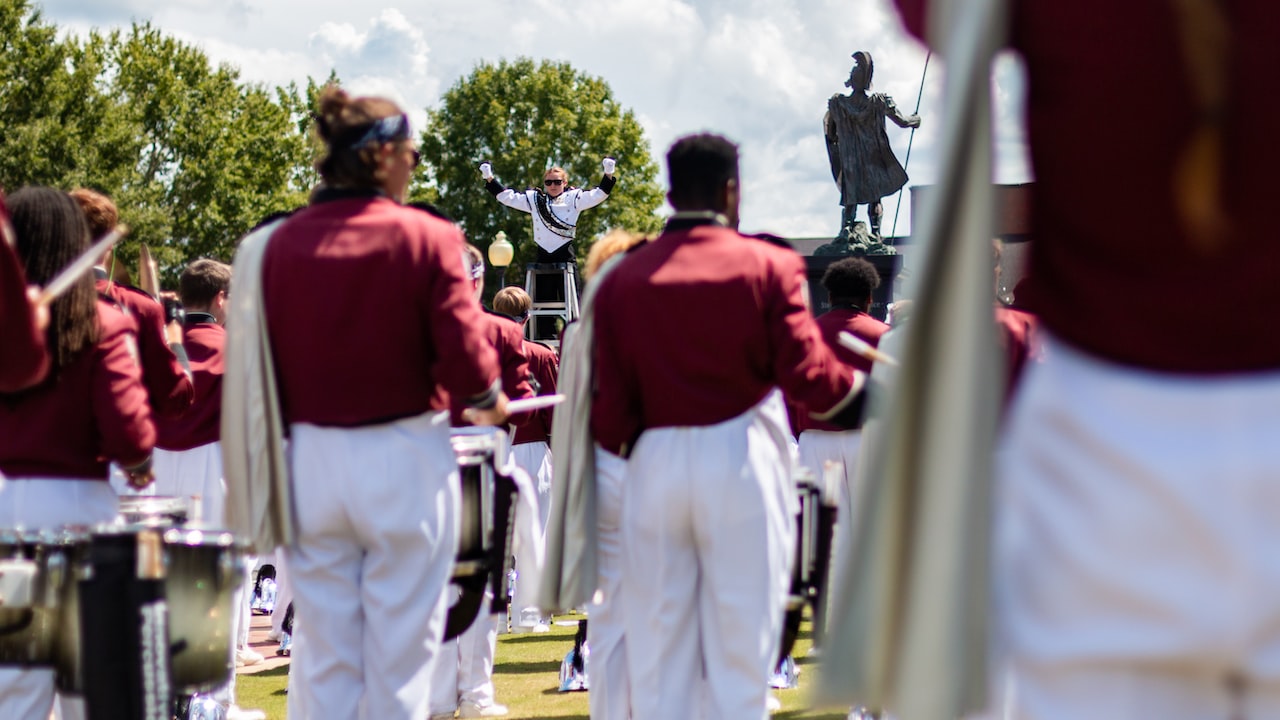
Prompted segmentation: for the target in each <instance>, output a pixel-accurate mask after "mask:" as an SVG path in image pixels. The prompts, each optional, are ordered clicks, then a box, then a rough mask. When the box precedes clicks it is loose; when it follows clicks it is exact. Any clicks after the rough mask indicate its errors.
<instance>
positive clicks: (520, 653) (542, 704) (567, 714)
mask: <svg viewBox="0 0 1280 720" xmlns="http://www.w3.org/2000/svg"><path fill="white" fill-rule="evenodd" d="M559 619H560V620H566V619H574V618H573V616H568V617H561V618H559ZM575 629H576V626H575V625H573V624H570V625H559V624H557V625H553V626H552V631H551V632H550V633H547V634H543V635H533V634H523V635H500V636H499V637H498V656H497V664H496V668H495V670H494V684H495V685H496V687H497V696H498V702H501V703H503V704H505V705H507V706H508V707H510V708H511V715H510V717H511V718H512V719H513V720H519V719H521V718H540V719H541V720H587V693H581V692H579V693H560V692H557V691H556V688H557V687H559V675H560V662H561V661H562V660H564V656H565V655H566V654H567V653H568V652H569V651H570V650H571V649H572V648H573V633H574V630H575ZM809 645H810V641H809V633H808V626H807V624H806V626H805V629H804V632H803V634H802V635H801V638H800V641H799V642H798V643H797V644H796V653H795V654H796V658H797V662H798V663H799V665H800V667H801V668H802V670H803V671H802V672H801V674H800V687H799V688H798V689H796V690H783V691H779V692H777V695H778V697H779V698H780V699H781V700H782V711H781V712H778V713H775V714H774V717H776V718H805V719H806V720H819V719H821V720H844V718H845V713H840V712H826V713H820V712H805V711H804V710H803V708H804V707H805V692H806V688H808V687H809V686H810V685H812V684H813V680H814V674H815V671H816V668H815V665H814V662H813V661H812V660H811V659H810V658H808V657H805V653H806V652H807V651H808V649H809ZM287 680H288V668H287V667H282V668H277V669H274V670H267V671H265V672H262V673H258V674H256V675H241V676H240V677H239V678H238V680H237V691H236V694H237V696H238V697H239V703H240V706H241V707H247V708H260V709H262V710H265V711H266V712H267V717H268V718H269V719H270V720H282V719H283V718H284V716H285V699H286V695H285V683H286V682H287Z"/></svg>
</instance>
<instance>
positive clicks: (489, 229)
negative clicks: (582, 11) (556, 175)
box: [415, 58, 662, 281]
mask: <svg viewBox="0 0 1280 720" xmlns="http://www.w3.org/2000/svg"><path fill="white" fill-rule="evenodd" d="M605 156H609V157H613V158H615V159H616V160H617V161H618V167H617V171H616V175H617V178H618V184H617V186H616V187H615V188H614V191H613V193H612V195H611V196H610V198H609V199H608V200H607V201H606V202H605V203H604V204H603V205H600V206H597V207H595V208H592V209H591V210H588V211H586V212H584V213H583V214H582V215H581V217H580V218H579V220H578V231H577V240H576V241H575V244H576V245H577V251H578V255H579V258H585V257H586V252H587V250H588V248H589V247H590V243H591V242H592V241H594V239H595V238H597V237H599V236H600V235H601V234H602V233H603V232H604V231H606V230H608V229H610V228H623V229H627V230H632V231H637V232H651V231H654V230H657V229H658V228H659V226H660V224H661V221H660V219H659V218H658V216H657V215H655V214H654V211H655V210H657V209H658V207H659V205H661V204H662V189H661V188H660V187H659V185H658V183H657V181H656V177H657V174H658V166H657V163H655V162H654V160H653V157H652V156H651V155H650V152H649V143H648V141H647V140H646V139H645V137H644V130H643V129H642V128H641V127H640V123H639V122H637V121H636V118H635V115H634V113H632V112H631V111H630V110H624V109H623V108H622V106H620V105H619V104H618V102H617V101H616V100H615V99H614V97H613V91H612V90H610V89H609V86H608V84H606V83H605V82H604V80H602V79H600V78H594V77H589V76H587V75H584V74H582V73H579V72H576V71H575V70H574V69H573V68H572V67H571V66H570V65H569V64H568V63H563V62H561V63H553V62H549V61H544V62H542V63H540V64H535V63H534V61H533V60H530V59H528V58H521V59H519V60H516V61H515V62H507V61H505V60H504V61H501V62H499V63H498V64H497V65H493V64H489V63H485V64H481V65H479V66H478V67H476V68H475V69H474V70H473V71H472V72H471V74H470V75H468V76H467V77H465V78H462V79H460V80H459V81H458V82H457V83H455V84H454V85H453V87H451V88H449V90H448V91H446V92H445V94H444V97H443V99H442V101H441V104H440V106H439V107H437V108H434V109H432V110H430V111H429V117H428V122H427V127H426V129H425V130H424V132H423V134H422V158H423V164H424V168H423V171H422V176H423V177H425V178H427V179H428V180H427V181H426V182H424V183H423V185H421V186H420V187H418V188H415V196H416V197H420V198H421V199H429V200H431V201H432V202H434V203H436V204H437V205H438V206H439V207H440V209H441V210H443V211H444V212H446V213H448V214H449V215H450V216H452V217H453V218H454V219H456V220H457V221H458V222H459V223H460V224H461V225H462V227H463V229H464V230H465V231H466V232H467V236H468V238H469V239H470V240H471V242H472V243H473V244H475V245H476V246H477V247H480V248H481V249H487V248H488V246H489V242H490V241H491V240H492V238H493V236H494V235H495V234H496V233H497V232H498V231H499V230H503V231H505V232H506V233H507V236H508V237H509V238H510V239H511V241H512V242H513V243H514V244H515V245H516V258H515V260H514V261H513V262H512V266H511V268H510V269H509V272H508V279H509V280H516V279H517V277H518V276H519V275H520V273H521V272H522V268H523V266H524V263H526V262H529V261H531V260H532V259H533V257H534V254H535V250H534V243H533V225H532V221H531V219H530V217H529V215H527V214H525V213H522V212H518V211H515V210H511V209H509V208H507V207H505V206H503V205H500V204H499V203H498V202H496V201H495V200H494V199H493V196H492V195H490V194H489V193H488V192H486V191H485V190H484V181H483V180H481V178H480V172H479V170H478V167H479V165H480V163H481V162H483V161H485V160H488V161H490V162H492V163H493V171H494V174H495V175H497V177H498V180H499V182H503V183H504V184H506V185H508V186H510V187H516V188H523V187H526V186H530V185H533V184H535V183H536V184H541V182H542V177H543V173H544V172H545V171H546V169H547V168H548V167H551V166H553V165H559V166H561V167H563V168H565V170H566V171H567V172H568V173H569V182H570V184H573V185H577V186H581V187H594V186H595V185H596V184H597V183H598V182H599V180H600V176H601V169H600V160H601V158H603V157H605ZM517 281H518V280H517Z"/></svg>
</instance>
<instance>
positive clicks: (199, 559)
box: [164, 525, 246, 693]
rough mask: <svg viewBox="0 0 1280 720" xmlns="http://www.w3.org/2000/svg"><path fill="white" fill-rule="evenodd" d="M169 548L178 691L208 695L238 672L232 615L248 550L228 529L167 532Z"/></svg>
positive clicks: (167, 586)
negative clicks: (232, 631)
mask: <svg viewBox="0 0 1280 720" xmlns="http://www.w3.org/2000/svg"><path fill="white" fill-rule="evenodd" d="M164 549H165V555H166V559H167V563H168V573H167V575H166V577H165V582H164V593H165V597H166V599H167V600H168V602H169V653H170V659H171V661H172V663H173V685H174V689H175V691H177V692H180V693H197V692H209V691H212V690H214V689H216V688H218V687H220V686H222V685H224V684H225V683H226V682H227V680H228V679H229V678H230V677H231V673H232V672H234V671H235V661H234V656H233V651H234V650H235V638H233V637H231V614H232V613H233V612H235V611H236V607H235V603H234V602H233V600H234V596H233V594H234V592H235V590H236V588H238V587H239V586H240V585H241V583H242V582H243V580H244V564H245V559H246V552H245V547H244V545H243V543H239V542H237V541H236V540H235V538H234V537H233V536H232V534H231V533H230V532H228V531H226V530H220V529H215V528H205V527H201V526H198V525H186V526H179V527H173V528H169V529H168V530H166V531H165V533H164Z"/></svg>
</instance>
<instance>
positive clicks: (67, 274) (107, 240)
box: [36, 225, 129, 305]
mask: <svg viewBox="0 0 1280 720" xmlns="http://www.w3.org/2000/svg"><path fill="white" fill-rule="evenodd" d="M127 232H129V228H128V227H126V226H124V225H118V226H116V229H115V230H112V231H111V232H109V233H107V234H106V235H103V236H102V239H101V240H99V241H98V242H96V243H94V244H93V247H91V248H89V249H88V250H85V251H84V252H83V253H82V254H81V255H80V257H78V258H76V259H75V260H72V261H71V264H70V265H68V266H67V267H66V268H65V269H64V270H63V271H62V272H60V273H58V274H57V275H56V276H54V278H53V279H52V280H50V281H49V283H48V284H47V285H45V286H44V289H43V290H41V291H40V297H39V298H37V299H36V303H37V304H39V305H48V304H50V303H52V302H53V301H54V300H57V299H58V296H59V295H61V294H63V293H65V292H66V291H68V290H70V289H71V288H72V286H74V285H75V284H76V281H77V280H79V279H80V276H81V275H84V274H85V273H86V272H89V271H90V270H92V269H93V266H94V265H95V264H96V263H97V260H98V258H100V257H102V255H103V253H105V252H106V251H107V250H108V249H110V247H111V246H112V245H115V244H116V243H117V242H119V241H120V238H122V237H124V236H125V233H127Z"/></svg>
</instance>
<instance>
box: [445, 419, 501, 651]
mask: <svg viewBox="0 0 1280 720" xmlns="http://www.w3.org/2000/svg"><path fill="white" fill-rule="evenodd" d="M452 442H453V450H454V454H455V455H457V458H458V475H459V479H460V481H461V489H462V511H461V515H460V517H459V518H458V556H457V560H456V561H455V563H454V567H453V580H452V582H453V584H455V585H457V586H458V589H459V591H460V593H461V597H460V598H459V600H458V602H457V603H455V604H454V605H453V606H452V607H450V608H449V618H448V621H447V622H446V624H445V639H446V640H449V639H452V638H455V637H457V636H458V635H461V634H462V632H463V631H465V630H466V629H467V628H468V627H470V626H471V623H472V622H474V621H475V619H476V616H477V615H479V613H480V606H481V605H482V604H483V602H484V590H485V585H486V584H487V585H489V587H490V588H491V589H492V590H493V602H492V603H491V605H490V612H494V613H497V612H501V611H502V610H503V609H504V608H505V607H506V605H507V603H508V602H510V600H511V598H510V594H509V592H508V590H507V586H506V576H507V571H508V570H510V569H511V556H512V553H511V539H512V533H513V531H514V528H515V508H516V495H517V491H516V484H515V482H513V481H512V480H511V478H509V477H506V476H505V475H501V474H499V473H498V470H497V469H498V468H500V467H504V466H505V465H506V457H507V452H508V450H509V447H510V445H509V441H508V439H507V434H506V433H505V432H503V431H502V430H499V429H497V428H488V427H485V428H479V427H468V428H454V429H453V436H452Z"/></svg>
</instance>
